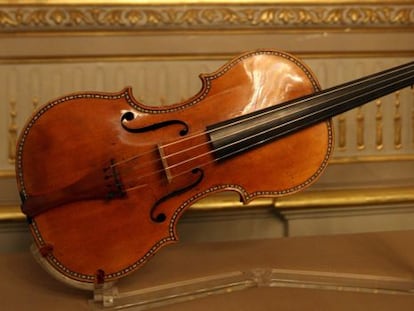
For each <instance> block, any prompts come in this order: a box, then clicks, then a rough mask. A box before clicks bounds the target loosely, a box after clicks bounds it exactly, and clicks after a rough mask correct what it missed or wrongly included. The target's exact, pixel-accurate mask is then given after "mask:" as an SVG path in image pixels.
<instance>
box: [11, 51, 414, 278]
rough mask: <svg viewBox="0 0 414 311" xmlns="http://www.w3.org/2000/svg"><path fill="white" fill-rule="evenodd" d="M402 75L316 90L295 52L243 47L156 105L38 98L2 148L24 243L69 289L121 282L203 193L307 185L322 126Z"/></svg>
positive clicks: (408, 76) (321, 149) (267, 191)
mask: <svg viewBox="0 0 414 311" xmlns="http://www.w3.org/2000/svg"><path fill="white" fill-rule="evenodd" d="M413 73H414V62H411V63H408V64H405V65H401V66H398V67H394V68H391V69H388V70H385V71H382V72H380V73H376V74H373V75H369V76H367V77H363V78H360V79H357V80H354V81H351V82H348V83H344V84H341V85H338V86H335V87H332V88H329V89H326V90H321V88H320V85H319V83H318V81H317V79H316V77H315V76H314V74H313V73H312V71H311V69H309V68H308V66H306V65H305V64H304V63H303V62H301V61H300V60H299V59H297V58H296V57H294V56H292V55H289V54H287V53H284V52H280V51H276V50H256V51H252V52H248V53H245V54H242V55H240V56H238V57H236V58H234V59H233V60H231V61H230V62H228V63H226V64H225V65H223V66H222V67H221V68H219V69H218V70H217V71H215V72H213V73H211V74H203V75H200V79H201V81H202V87H201V89H200V91H199V92H198V93H197V94H196V95H194V96H193V97H191V98H189V99H188V100H185V101H183V102H181V103H177V104H174V105H170V106H167V107H149V106H146V105H144V104H143V103H141V102H139V101H137V100H136V99H135V98H134V96H133V94H132V90H131V88H125V89H124V90H122V91H120V92H118V93H104V92H83V93H74V94H70V95H67V96H63V97H61V98H58V99H56V100H53V101H50V102H49V103H47V104H46V105H44V106H43V107H41V108H40V109H39V110H38V111H37V112H36V113H34V115H33V116H32V117H31V119H30V120H29V121H28V122H27V124H26V125H25V128H24V129H23V130H22V132H21V134H20V137H19V140H18V143H17V152H16V154H17V159H16V176H17V186H18V190H19V193H20V196H21V201H22V204H21V209H22V211H23V213H24V214H25V215H26V216H27V218H28V223H29V227H30V231H31V233H32V235H33V238H34V241H35V247H36V248H37V249H38V251H39V252H40V253H41V254H42V256H43V258H44V259H45V260H46V261H47V262H48V264H49V265H50V266H51V267H52V268H53V269H54V270H56V271H57V272H58V273H60V274H62V275H63V276H64V277H67V278H69V279H71V280H75V281H79V282H82V283H94V284H96V283H105V282H110V281H114V280H117V279H119V278H121V277H124V276H126V275H128V274H130V273H132V272H133V271H135V270H137V269H138V268H139V267H141V266H142V265H143V264H144V263H145V262H147V261H148V260H149V259H150V258H151V257H152V256H153V255H154V254H155V253H156V252H157V251H158V250H159V249H161V248H162V247H163V246H165V245H168V244H171V243H173V242H176V241H177V240H178V237H177V234H176V225H177V222H178V220H179V218H180V217H181V215H182V214H183V213H184V211H185V210H186V209H187V208H188V207H189V206H190V205H192V204H193V203H194V202H196V201H198V200H200V199H202V198H204V197H206V196H209V195H211V194H213V193H217V192H221V191H234V192H236V193H238V194H239V196H240V199H241V201H242V202H244V203H248V202H249V201H251V200H253V199H254V198H257V197H277V196H283V195H288V194H292V193H295V192H298V191H301V190H303V189H305V188H306V187H308V186H309V185H311V184H312V183H313V182H315V181H316V180H317V179H318V177H319V176H320V175H321V174H322V172H323V170H324V169H325V167H326V166H327V164H328V160H329V158H330V155H331V153H332V149H333V144H332V142H333V138H334V137H333V129H332V124H331V118H332V117H333V116H335V115H338V114H340V113H343V112H345V111H347V110H350V109H352V108H355V107H357V106H360V105H363V104H365V103H367V102H369V101H371V100H374V99H376V98H378V97H381V96H383V95H386V94H389V93H391V92H394V91H396V90H398V89H401V88H404V87H407V86H410V85H413V83H414V74H413Z"/></svg>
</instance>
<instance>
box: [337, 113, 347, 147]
mask: <svg viewBox="0 0 414 311" xmlns="http://www.w3.org/2000/svg"><path fill="white" fill-rule="evenodd" d="M338 147H339V150H342V151H343V150H345V149H346V117H345V115H344V114H341V115H339V116H338Z"/></svg>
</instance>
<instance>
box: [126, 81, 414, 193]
mask: <svg viewBox="0 0 414 311" xmlns="http://www.w3.org/2000/svg"><path fill="white" fill-rule="evenodd" d="M410 79H412V78H410V77H408V78H407V79H405V80H408V81H409V80H410ZM405 80H404V81H405ZM400 82H401V81H397V83H400ZM388 87H389V85H387V86H386V87H385V88H388ZM376 91H377V90H376V89H375V90H373V91H371V92H368V93H364V94H362V95H360V96H357V97H353V98H351V99H348V100H346V101H344V102H340V103H337V104H334V105H333V106H329V107H326V108H324V109H321V110H318V111H317V110H315V111H313V112H312V113H310V114H307V115H305V116H301V117H300V118H297V119H293V120H291V121H289V122H286V123H282V124H279V125H277V126H276V127H273V128H270V129H268V130H266V131H263V132H268V131H273V130H275V129H277V128H283V127H285V126H286V125H289V124H290V123H292V122H297V121H298V120H301V119H305V118H308V117H311V116H313V115H315V114H320V112H321V111H322V112H323V111H326V110H329V109H332V108H335V107H336V106H340V105H341V106H342V105H343V104H344V103H346V102H350V101H352V100H355V98H358V97H361V96H364V95H366V94H370V93H373V92H376ZM321 104H323V103H319V104H318V105H321ZM300 128H301V125H299V126H297V127H295V128H293V130H289V132H290V131H295V130H297V129H300ZM263 132H260V133H257V134H254V135H250V136H248V137H246V138H244V139H242V140H247V139H251V138H252V137H255V136H257V135H262V134H263ZM283 134H284V133H283V132H282V133H281V135H283ZM276 137H277V136H276ZM274 138H275V136H269V137H267V138H266V139H265V140H260V142H259V143H260V144H262V143H264V142H267V141H270V140H272V139H274ZM239 142H240V140H238V141H237V142H233V143H230V144H227V145H224V146H222V147H220V148H228V147H229V146H231V145H232V144H236V143H239ZM257 144H258V143H257ZM220 148H218V149H220ZM250 148H251V145H249V146H245V147H243V148H241V149H237V150H235V151H233V152H231V153H229V154H226V155H225V156H221V157H218V158H213V160H209V161H207V162H204V163H201V164H200V165H197V167H204V166H206V165H209V164H211V163H214V162H217V161H220V160H221V159H223V158H225V157H228V156H231V155H233V154H235V153H239V152H241V151H244V150H246V149H250ZM213 152H214V151H208V152H205V153H203V154H199V155H197V156H196V157H193V158H189V159H186V160H185V161H182V162H179V163H176V164H174V165H172V166H169V167H168V169H171V168H173V167H177V166H180V165H183V164H185V163H188V162H191V161H194V160H196V159H199V158H202V157H204V156H208V155H210V154H211V153H213ZM192 170H193V168H192V169H190V170H185V171H183V172H180V173H179V174H177V175H173V176H171V178H177V177H179V176H182V175H184V174H187V173H190V172H191V171H192ZM163 171H164V169H161V170H158V171H156V172H151V173H150V174H147V175H146V176H145V177H148V176H150V175H152V174H155V173H162V172H163ZM143 186H144V185H137V186H133V187H130V188H128V189H125V191H131V190H135V189H138V188H141V187H143Z"/></svg>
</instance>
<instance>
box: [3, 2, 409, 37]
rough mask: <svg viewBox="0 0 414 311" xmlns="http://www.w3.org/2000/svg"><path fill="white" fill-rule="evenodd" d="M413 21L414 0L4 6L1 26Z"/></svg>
mask: <svg viewBox="0 0 414 311" xmlns="http://www.w3.org/2000/svg"><path fill="white" fill-rule="evenodd" d="M413 25H414V5H402V4H401V5H398V4H397V5H392V6H386V5H384V4H380V3H378V4H375V3H374V4H373V3H370V4H368V3H365V4H364V5H352V4H348V5H344V4H342V5H334V4H332V5H330V6H324V7H321V6H318V5H306V6H301V7H298V6H295V5H289V4H286V5H283V6H281V5H277V4H273V5H264V4H262V5H253V4H248V5H243V6H235V5H229V4H221V5H219V4H217V5H209V6H203V5H201V4H199V5H192V6H179V5H161V6H151V5H135V6H133V5H123V6H117V5H116V4H114V5H112V6H108V5H106V6H104V5H101V6H91V5H79V6H77V7H73V6H64V5H61V6H58V5H44V6H24V5H15V6H4V7H2V8H1V9H0V31H2V32H8V31H19V30H20V31H59V30H62V31H64V30H68V29H71V30H82V31H83V30H99V29H101V30H108V29H110V30H151V29H154V30H160V29H161V30H167V29H168V30H186V29H191V30H214V29H220V30H221V29H228V30H232V29H234V30H240V29H256V28H257V27H259V28H261V29H262V28H263V29H267V28H269V29H274V28H275V27H277V28H278V29H294V28H297V27H298V26H299V27H305V28H310V29H312V28H316V29H320V28H341V29H343V28H344V27H348V28H365V27H367V26H369V27H377V28H378V27H379V28H381V27H386V28H390V27H391V28H401V27H405V28H407V27H412V26H413Z"/></svg>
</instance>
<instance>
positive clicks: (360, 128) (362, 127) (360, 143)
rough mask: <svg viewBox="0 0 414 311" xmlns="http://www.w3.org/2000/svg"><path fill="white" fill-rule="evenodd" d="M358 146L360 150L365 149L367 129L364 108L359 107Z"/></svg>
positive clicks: (357, 119)
mask: <svg viewBox="0 0 414 311" xmlns="http://www.w3.org/2000/svg"><path fill="white" fill-rule="evenodd" d="M356 123H357V148H358V150H363V149H365V141H364V130H365V124H364V123H365V117H364V114H363V113H362V108H361V107H358V109H357V117H356Z"/></svg>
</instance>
